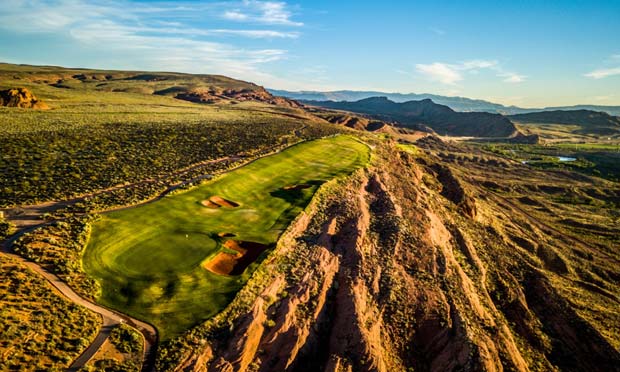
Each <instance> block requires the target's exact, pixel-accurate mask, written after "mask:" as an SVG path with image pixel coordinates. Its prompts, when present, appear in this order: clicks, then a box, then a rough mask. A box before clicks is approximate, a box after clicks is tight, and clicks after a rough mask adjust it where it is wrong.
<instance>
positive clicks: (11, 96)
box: [0, 88, 49, 110]
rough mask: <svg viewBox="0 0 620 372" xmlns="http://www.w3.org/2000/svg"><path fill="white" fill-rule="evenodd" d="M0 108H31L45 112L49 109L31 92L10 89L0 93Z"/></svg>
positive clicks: (22, 89) (23, 89) (24, 89)
mask: <svg viewBox="0 0 620 372" xmlns="http://www.w3.org/2000/svg"><path fill="white" fill-rule="evenodd" d="M0 106H6V107H21V108H33V109H38V110H47V109H49V107H48V106H47V105H46V104H45V103H44V102H42V101H39V100H38V99H37V97H35V95H34V94H32V92H31V91H29V90H28V89H26V88H11V89H7V90H2V91H0Z"/></svg>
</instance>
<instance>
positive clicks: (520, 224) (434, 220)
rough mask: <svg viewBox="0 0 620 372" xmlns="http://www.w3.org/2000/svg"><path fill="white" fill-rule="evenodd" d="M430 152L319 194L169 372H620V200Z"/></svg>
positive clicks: (398, 155) (388, 148)
mask: <svg viewBox="0 0 620 372" xmlns="http://www.w3.org/2000/svg"><path fill="white" fill-rule="evenodd" d="M417 146H418V147H419V148H420V149H421V150H422V151H420V154H419V155H412V154H411V153H407V152H404V151H399V150H398V148H397V147H396V146H395V145H394V144H391V143H383V144H377V147H376V159H375V160H374V163H373V166H371V167H369V169H366V170H363V171H359V172H358V173H357V174H356V175H355V176H353V177H351V178H350V179H349V180H347V181H340V182H338V183H332V184H330V185H328V186H325V187H327V188H324V190H323V191H319V193H318V194H317V197H316V198H315V199H314V201H313V203H312V204H311V206H310V207H309V208H308V210H307V212H306V213H304V214H302V215H301V216H300V217H299V218H298V219H297V220H296V222H295V223H294V224H293V225H292V226H291V227H290V228H289V230H288V231H287V232H286V233H285V235H284V236H283V237H282V238H281V240H280V242H279V244H278V246H277V247H276V248H275V249H274V250H273V252H272V253H271V254H270V256H269V257H268V258H267V259H266V260H265V261H264V262H263V264H262V266H261V267H260V268H259V269H258V270H257V271H256V272H255V274H254V276H253V278H252V279H251V280H250V281H249V282H248V285H247V286H246V287H245V288H244V289H243V290H241V292H240V293H239V294H238V296H237V298H236V299H235V300H234V301H233V303H232V304H231V305H230V306H229V307H228V308H227V309H226V310H225V311H224V312H222V313H221V314H219V315H218V316H216V317H215V318H214V319H212V320H210V321H208V322H207V323H205V324H203V325H202V326H199V327H197V328H196V329H195V330H193V331H192V332H189V333H188V334H187V335H186V336H184V337H183V338H181V339H179V340H177V342H173V343H171V344H169V345H165V346H164V349H165V350H168V351H167V355H168V356H170V355H174V358H169V360H174V362H173V363H170V362H169V361H167V360H165V359H163V358H160V360H159V367H160V369H161V370H176V371H411V370H415V371H456V370H467V371H479V370H481V371H504V370H513V371H529V370H533V371H549V370H562V371H618V370H620V353H619V348H620V336H619V335H620V311H619V310H620V296H619V295H620V252H619V251H618V249H617V248H618V236H620V230H619V229H618V227H617V223H616V222H617V217H615V218H616V220H614V216H613V211H614V210H617V208H618V203H619V202H620V187H618V185H617V184H612V183H608V182H606V181H603V180H600V179H591V178H587V177H584V176H579V175H575V174H572V173H568V172H542V171H536V170H533V169H531V168H529V167H528V166H526V165H522V164H518V163H516V162H514V163H513V162H510V161H507V160H504V159H500V158H496V157H494V156H492V155H490V154H486V153H481V152H479V151H477V150H475V149H465V148H463V147H462V146H463V145H453V144H448V143H444V142H441V141H440V140H438V139H437V138H435V137H426V138H423V139H421V140H419V141H418V142H417ZM580 198H581V199H580ZM586 201H587V202H586ZM580 203H581V204H580ZM567 219H568V220H570V221H575V222H576V223H575V222H570V223H565V222H566V220H567ZM563 221H564V222H563ZM585 221H592V222H591V223H585ZM614 221H616V222H614ZM165 354H166V353H164V355H165Z"/></svg>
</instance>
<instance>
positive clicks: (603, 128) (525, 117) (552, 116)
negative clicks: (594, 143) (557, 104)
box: [509, 110, 620, 136]
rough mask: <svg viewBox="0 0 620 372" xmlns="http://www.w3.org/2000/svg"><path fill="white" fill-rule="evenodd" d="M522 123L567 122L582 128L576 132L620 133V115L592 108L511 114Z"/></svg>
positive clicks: (602, 134) (516, 120) (611, 134)
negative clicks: (612, 114) (591, 109)
mask: <svg viewBox="0 0 620 372" xmlns="http://www.w3.org/2000/svg"><path fill="white" fill-rule="evenodd" d="M509 118H510V120H512V121H514V122H517V123H521V124H533V123H537V124H567V125H578V126H580V127H581V128H580V129H578V130H576V131H575V133H579V134H595V135H601V136H614V135H618V134H620V117H617V116H611V115H609V114H607V113H605V112H597V111H590V110H569V111H564V110H556V111H542V112H532V113H529V114H518V115H511V116H509Z"/></svg>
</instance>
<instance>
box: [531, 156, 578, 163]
mask: <svg viewBox="0 0 620 372" xmlns="http://www.w3.org/2000/svg"><path fill="white" fill-rule="evenodd" d="M556 158H557V159H558V161H562V162H564V161H566V162H568V161H575V160H577V158H571V157H569V156H556ZM534 160H536V159H534ZM529 162H530V160H522V161H521V164H528V163H529Z"/></svg>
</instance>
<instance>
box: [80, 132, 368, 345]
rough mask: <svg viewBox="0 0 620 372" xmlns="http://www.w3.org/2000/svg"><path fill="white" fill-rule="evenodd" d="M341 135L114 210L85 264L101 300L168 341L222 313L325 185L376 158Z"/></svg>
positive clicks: (98, 228) (96, 228)
mask: <svg viewBox="0 0 620 372" xmlns="http://www.w3.org/2000/svg"><path fill="white" fill-rule="evenodd" d="M369 153H370V150H369V148H368V146H367V145H366V144H364V143H362V142H360V141H359V140H357V139H356V138H354V137H351V136H346V135H339V136H335V137H329V138H324V139H320V140H314V141H309V142H304V143H300V144H297V145H295V146H292V147H290V148H288V149H286V150H284V151H282V152H280V153H277V154H274V155H271V156H267V157H264V158H261V159H258V160H256V161H254V162H252V163H250V164H248V165H246V166H243V167H241V168H238V169H235V170H233V171H231V172H228V173H226V174H224V175H222V176H220V177H218V178H216V179H214V180H212V181H209V182H207V183H205V184H203V185H201V186H198V187H196V188H193V189H191V190H189V191H185V192H182V193H177V194H174V195H169V196H166V197H164V198H162V199H160V200H158V201H155V202H152V203H147V204H144V205H141V206H137V207H134V208H128V209H123V210H119V211H114V212H110V213H105V214H103V215H102V218H101V219H100V220H98V221H97V222H95V223H94V224H93V228H92V233H91V236H90V239H89V242H88V245H87V247H86V250H85V253H84V257H83V266H84V269H85V271H86V272H87V273H88V274H89V275H90V276H92V277H93V278H95V279H96V280H97V281H98V282H99V283H100V284H101V287H102V295H101V297H100V298H99V299H98V301H99V302H100V303H101V304H104V305H107V306H109V307H112V308H115V309H118V310H120V311H122V312H124V313H127V314H129V315H132V316H134V317H136V318H140V319H143V320H145V321H148V322H150V323H152V324H153V325H155V326H156V327H157V328H158V330H159V332H160V338H161V339H163V340H166V339H169V338H171V337H174V336H176V335H178V334H180V333H181V332H183V331H185V330H187V329H189V328H190V327H192V326H194V325H196V324H197V323H199V322H201V321H204V320H205V319H207V318H209V317H211V316H213V315H215V314H216V313H217V312H219V311H221V310H222V309H223V308H224V307H225V306H226V305H227V304H228V303H229V302H230V301H231V300H232V298H233V297H234V296H235V294H236V293H237V291H238V290H239V289H240V288H241V287H242V286H243V284H244V283H245V282H246V281H247V280H248V278H249V276H250V275H251V273H252V272H253V271H254V269H255V268H256V267H257V265H258V264H259V262H260V260H261V259H262V258H263V257H264V256H265V255H266V254H267V252H268V250H269V248H271V247H273V246H274V245H275V243H276V241H277V239H278V237H279V236H280V234H281V233H282V232H283V231H284V230H285V229H286V227H287V226H288V225H289V224H290V222H291V221H292V220H293V219H294V218H295V217H296V216H297V215H298V214H299V213H300V212H301V211H302V210H303V208H304V207H305V206H306V205H307V204H308V203H309V202H310V200H311V198H312V195H313V194H314V193H315V191H316V190H317V189H318V187H319V186H320V185H321V184H322V183H323V182H326V181H328V180H330V179H332V178H334V177H339V176H343V175H347V174H350V173H351V172H353V171H354V170H355V169H357V168H359V167H362V166H364V165H365V164H366V163H367V162H368V160H369Z"/></svg>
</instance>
